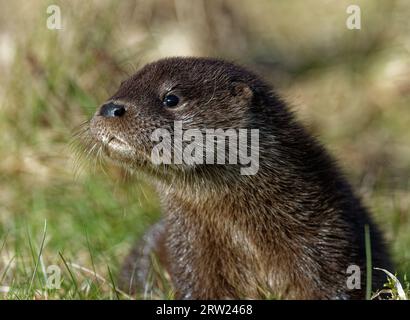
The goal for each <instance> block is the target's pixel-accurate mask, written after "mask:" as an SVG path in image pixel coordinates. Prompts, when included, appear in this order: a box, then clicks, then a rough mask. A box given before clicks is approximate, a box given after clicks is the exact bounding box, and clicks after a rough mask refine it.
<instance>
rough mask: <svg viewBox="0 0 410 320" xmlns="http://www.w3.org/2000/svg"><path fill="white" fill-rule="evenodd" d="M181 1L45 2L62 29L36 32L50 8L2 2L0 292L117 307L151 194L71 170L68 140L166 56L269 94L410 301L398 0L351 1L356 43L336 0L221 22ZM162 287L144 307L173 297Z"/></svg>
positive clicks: (91, 169) (231, 13) (407, 119)
mask: <svg viewBox="0 0 410 320" xmlns="http://www.w3.org/2000/svg"><path fill="white" fill-rule="evenodd" d="M53 3H54V2H53ZM189 3H190V2H188V1H187V2H179V6H177V7H174V5H173V4H172V2H167V4H165V3H161V1H160V4H159V5H157V4H156V2H150V1H141V2H138V3H137V4H135V3H134V2H131V1H121V3H120V4H119V3H118V2H116V1H104V2H98V4H97V3H93V2H81V1H70V3H68V2H62V1H57V4H59V5H60V7H61V10H62V15H63V23H64V29H63V30H60V31H53V30H48V29H47V28H46V27H45V18H46V13H45V12H46V7H47V5H48V4H49V2H48V1H44V2H41V1H38V2H30V4H28V3H24V5H22V2H19V1H17V2H13V3H7V5H5V6H2V13H1V15H0V30H2V32H3V33H1V34H0V73H1V75H2V76H1V77H0V132H1V135H0V297H1V298H4V299H79V298H81V299H118V298H120V299H128V298H129V297H128V296H127V295H125V294H123V293H122V292H120V291H118V290H116V275H117V272H118V270H119V267H120V264H121V261H122V259H123V258H124V256H125V255H126V254H127V252H128V250H129V249H130V247H131V246H132V244H133V243H134V242H135V241H136V240H137V239H138V237H139V236H141V234H142V233H143V232H144V230H146V228H147V227H148V226H149V225H150V224H152V223H153V222H154V221H156V219H158V217H159V215H160V209H159V204H158V199H157V197H156V195H155V193H154V192H153V190H152V189H151V187H150V186H149V185H147V184H146V183H145V182H143V181H140V180H139V179H138V178H137V177H128V176H127V175H126V174H125V172H123V171H122V170H120V169H118V168H113V167H107V169H106V171H107V172H104V171H103V170H101V168H100V166H99V164H98V163H97V164H95V163H93V162H91V163H90V165H89V166H86V167H84V168H83V170H81V171H80V172H79V173H78V174H75V172H76V170H75V161H74V153H73V151H72V150H71V149H70V147H69V144H70V141H71V139H72V135H73V133H74V131H75V129H76V127H77V126H78V125H80V124H81V123H82V122H83V121H84V120H86V119H88V118H89V117H91V115H92V114H93V112H94V111H95V109H96V107H97V106H98V105H99V104H100V103H101V102H103V101H104V100H106V99H107V98H108V97H109V96H110V95H111V94H112V93H113V92H114V91H115V89H116V88H117V86H118V85H119V83H120V82H121V81H122V80H124V79H125V78H126V77H127V76H128V74H131V73H133V72H134V71H135V69H136V68H137V67H138V66H139V65H141V64H144V63H146V62H149V61H152V60H153V59H155V58H158V57H163V56H166V55H175V54H196V55H212V56H220V57H225V58H227V59H233V60H236V61H238V62H240V63H244V64H247V65H249V66H251V67H252V68H253V69H255V70H256V71H258V72H260V73H261V74H263V75H264V76H265V77H266V78H267V79H268V80H270V81H271V82H272V83H273V84H274V85H275V86H276V87H277V89H278V90H279V91H280V92H281V93H282V94H283V95H284V96H285V98H286V99H287V100H288V101H289V102H290V103H291V104H292V105H293V106H294V107H295V109H296V111H297V113H298V115H299V117H300V118H301V119H302V120H303V121H304V122H305V123H308V124H309V126H310V128H311V130H312V131H313V132H314V133H315V134H317V135H319V136H320V139H321V140H322V141H323V142H324V143H325V145H326V146H327V147H328V148H329V149H330V150H331V152H332V153H333V154H334V155H335V156H336V157H337V158H338V159H339V160H340V164H341V166H342V167H343V168H344V170H345V172H346V173H347V175H348V177H349V179H350V180H351V181H352V183H353V184H354V186H355V187H356V189H357V190H358V192H359V193H360V195H361V196H362V198H363V199H364V202H365V203H366V205H367V206H368V207H370V208H371V210H372V212H373V213H374V216H375V219H376V220H377V222H378V223H379V224H380V225H381V227H382V229H383V231H384V232H385V234H386V238H387V240H388V243H389V247H390V248H391V251H392V254H393V257H394V260H395V263H396V268H397V269H396V270H389V271H391V272H392V273H396V274H397V275H398V277H399V280H400V281H401V282H402V285H403V287H404V290H405V291H406V290H407V293H408V292H409V282H408V280H406V278H405V275H406V274H407V277H408V276H409V275H410V184H409V181H410V180H409V177H410V148H409V143H408V142H409V141H410V130H409V129H408V128H409V127H410V112H409V105H410V97H409V95H408V90H409V88H410V78H409V74H410V72H409V71H410V61H409V58H408V57H409V56H410V55H409V51H408V46H407V47H406V45H405V44H406V43H407V44H408V43H409V34H410V33H409V32H408V30H409V23H408V22H407V21H408V19H407V18H406V17H408V13H409V12H410V6H409V4H408V1H407V2H406V1H378V2H374V1H363V4H362V12H364V13H365V15H364V17H363V19H364V20H363V26H364V27H363V30H361V31H360V32H355V33H354V32H353V33H351V32H349V31H347V30H346V28H345V27H344V19H345V17H346V14H345V8H346V5H347V4H350V2H348V1H340V2H338V5H335V4H332V6H331V7H329V6H328V5H325V4H324V3H325V2H323V3H321V2H320V1H316V0H315V1H311V2H309V1H306V2H305V1H304V2H293V3H292V4H289V3H288V2H281V1H275V2H270V1H260V2H258V3H259V4H258V5H253V6H252V7H250V8H248V7H247V6H246V5H244V4H236V3H237V2H235V4H233V3H232V2H226V8H228V9H229V10H228V11H227V10H225V8H224V7H223V6H222V5H219V4H215V3H214V4H213V5H211V4H208V2H204V3H205V4H204V7H203V8H202V9H201V8H200V9H196V10H194V9H193V8H191V7H190V5H189ZM312 7H314V8H315V10H311V8H312ZM187 10H188V11H187ZM16 12H17V14H16ZM164 12H167V13H168V14H166V15H164ZM185 12H190V14H186V13H185ZM10 17H13V18H12V19H11V18H10ZM228 22H229V23H228ZM197 25H200V26H201V27H200V28H199V27H195V26H197ZM387 31H388V32H387ZM4 39H8V40H7V41H5V40H4ZM6 47H7V48H6ZM5 48H6V49H7V50H6V49H5ZM4 50H6V51H4ZM5 52H6V53H7V52H9V56H10V57H9V58H7V55H6V54H5ZM45 226H46V227H45ZM50 266H57V267H58V268H59V269H60V270H61V288H60V289H48V288H47V286H46V284H47V281H50V277H51V278H52V276H53V273H52V272H49V273H47V268H49V267H50ZM374 267H377V266H374ZM49 270H50V269H49ZM51 270H52V269H51ZM374 272H376V271H374ZM377 272H380V271H377ZM165 280H166V279H165ZM165 282H166V281H165ZM390 287H391V288H392V289H393V291H394V290H396V289H395V286H394V283H390ZM163 291H164V292H156V293H155V294H154V296H152V297H153V298H156V297H166V298H170V297H172V292H170V289H169V288H167V286H166V285H164V290H163ZM407 295H408V296H409V294H407Z"/></svg>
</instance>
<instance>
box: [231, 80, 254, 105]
mask: <svg viewBox="0 0 410 320" xmlns="http://www.w3.org/2000/svg"><path fill="white" fill-rule="evenodd" d="M231 94H232V96H233V97H235V98H236V99H238V101H241V102H249V101H250V100H251V99H252V97H253V91H252V89H251V88H250V87H249V86H248V85H247V84H246V83H244V82H233V83H232V89H231Z"/></svg>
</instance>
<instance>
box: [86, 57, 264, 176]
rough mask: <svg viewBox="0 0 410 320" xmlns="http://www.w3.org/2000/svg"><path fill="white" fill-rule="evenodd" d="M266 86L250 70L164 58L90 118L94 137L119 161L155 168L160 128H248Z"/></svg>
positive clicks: (213, 61) (206, 61) (126, 83)
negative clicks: (155, 134)
mask: <svg viewBox="0 0 410 320" xmlns="http://www.w3.org/2000/svg"><path fill="white" fill-rule="evenodd" d="M262 86H263V84H261V83H260V81H259V80H258V78H257V77H255V76H254V75H253V74H251V73H250V72H248V71H246V70H244V69H242V68H241V67H238V66H236V65H234V64H231V63H227V62H224V61H221V60H216V59H206V58H169V59H163V60H159V61H157V62H154V63H151V64H148V65H146V66H145V67H143V68H142V69H141V70H139V71H138V72H137V73H136V74H134V75H133V76H131V77H130V78H129V79H128V80H126V81H124V82H123V83H121V85H120V87H119V89H118V91H117V92H116V93H115V94H114V95H113V96H112V97H111V98H110V99H108V100H107V101H106V102H105V103H104V104H102V106H101V107H100V108H99V109H98V110H97V112H96V113H95V115H94V117H93V118H92V119H91V121H90V127H89V133H90V135H91V137H92V139H93V140H94V141H96V143H97V144H98V145H99V146H100V147H101V148H102V149H103V150H104V151H105V154H106V155H107V156H108V157H109V158H110V159H112V160H114V161H115V162H117V163H120V164H122V165H125V166H127V167H132V168H142V169H144V168H152V166H153V164H152V161H151V160H152V158H151V156H152V150H153V148H154V147H155V146H156V145H157V144H158V141H153V139H152V134H153V132H154V131H155V130H156V129H164V130H167V131H168V132H170V133H171V135H174V124H175V121H177V122H179V123H181V124H182V127H183V130H184V131H185V130H188V129H199V130H205V129H223V130H227V129H239V128H247V127H248V120H247V119H248V118H249V112H250V107H251V105H252V103H253V102H252V100H254V98H255V92H256V91H255V90H258V89H260V88H261V87H262ZM154 140H155V139H154ZM184 166H185V164H181V165H179V169H181V168H182V169H183V170H185V169H186V168H185V169H184ZM177 167H178V165H175V164H170V165H169V166H168V167H167V169H170V170H172V169H175V168H177ZM191 169H192V168H191Z"/></svg>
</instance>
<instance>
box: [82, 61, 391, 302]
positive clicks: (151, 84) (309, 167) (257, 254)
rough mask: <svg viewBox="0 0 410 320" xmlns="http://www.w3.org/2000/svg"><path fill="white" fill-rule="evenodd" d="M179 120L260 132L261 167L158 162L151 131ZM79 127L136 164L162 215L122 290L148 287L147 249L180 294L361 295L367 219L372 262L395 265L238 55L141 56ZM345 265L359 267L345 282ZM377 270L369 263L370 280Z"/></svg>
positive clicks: (128, 164)
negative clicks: (245, 169) (234, 59)
mask: <svg viewBox="0 0 410 320" xmlns="http://www.w3.org/2000/svg"><path fill="white" fill-rule="evenodd" d="M175 121H180V122H181V123H182V127H183V130H184V131H186V130H189V129H200V130H206V129H207V128H214V129H216V128H222V129H224V130H228V129H233V130H239V129H241V128H245V129H250V130H251V129H257V130H259V131H258V133H259V154H258V157H259V168H258V170H257V172H256V173H255V174H249V175H242V174H240V168H241V167H242V165H241V164H239V163H238V164H230V163H222V164H221V163H217V164H208V163H206V162H205V161H203V162H200V163H195V164H192V163H191V164H187V163H178V164H176V163H170V164H161V165H158V164H154V163H153V161H152V150H153V148H154V147H155V145H156V144H157V143H158V142H155V141H153V139H152V136H151V135H152V133H153V132H154V131H155V130H156V129H158V128H163V129H166V130H168V131H169V132H171V135H172V134H173V133H174V131H173V130H174V123H175ZM85 135H86V139H87V143H86V145H87V146H88V148H89V149H90V151H92V150H100V151H102V153H103V154H104V157H105V158H107V159H109V160H110V161H113V162H114V163H116V164H118V165H120V166H123V167H125V168H128V169H130V170H132V171H138V172H141V173H143V174H144V175H145V176H146V177H147V178H148V179H149V180H150V181H151V182H152V183H153V184H154V185H155V187H156V189H157V191H158V195H159V198H160V200H161V206H162V208H163V218H162V220H161V221H160V222H158V223H157V224H156V225H154V226H153V227H152V228H151V229H150V230H149V231H148V232H147V234H146V235H145V236H144V237H143V239H142V240H141V241H139V242H138V244H137V246H136V247H135V248H134V249H133V250H132V252H131V253H130V255H129V256H128V257H127V258H126V260H125V263H124V266H123V270H122V272H121V276H120V279H122V280H121V283H122V287H123V288H125V289H128V288H129V289H131V291H132V292H137V293H138V292H139V293H142V292H143V291H144V290H145V291H146V290H153V289H154V288H152V287H150V284H148V282H149V281H148V278H149V274H150V269H152V263H153V262H152V259H151V257H152V256H153V255H155V256H156V257H157V261H158V262H159V264H160V265H161V266H162V267H163V268H164V270H165V272H166V273H167V274H168V275H169V277H170V280H171V283H172V287H173V290H174V291H175V296H176V298H180V299H241V298H252V299H260V298H266V297H276V298H282V299H363V298H365V292H366V280H365V279H366V266H367V264H366V250H365V249H366V245H365V231H364V230H365V227H366V226H368V228H369V230H370V245H371V263H372V264H371V265H372V266H373V267H380V268H386V269H390V268H391V262H390V258H389V254H388V252H387V249H386V246H385V243H384V240H383V237H382V234H381V232H380V231H379V229H378V228H377V226H376V225H375V223H374V222H373V220H372V218H371V216H370V214H369V212H368V211H367V209H366V208H365V207H364V206H363V205H362V204H361V201H360V200H359V198H358V197H357V196H356V195H355V193H354V191H353V190H352V187H351V186H350V184H349V183H348V182H347V180H346V178H345V177H344V176H343V174H342V173H341V170H340V169H339V168H338V166H337V164H336V163H335V161H334V160H333V158H332V157H331V156H330V155H329V154H328V153H327V152H326V151H325V149H324V148H323V147H322V145H321V144H320V143H319V142H318V141H317V140H316V138H314V137H313V136H312V135H311V134H310V133H309V132H308V130H307V129H306V128H305V127H304V126H303V125H302V124H301V123H300V122H299V121H298V120H297V119H296V117H295V116H294V114H293V113H292V112H291V110H290V109H289V107H288V106H287V105H286V103H285V102H284V101H283V100H282V99H281V98H280V97H279V96H278V95H277V94H276V93H275V91H274V90H273V88H272V87H271V85H269V84H268V83H267V82H266V81H265V80H263V79H262V78H261V77H260V76H258V75H256V74H254V73H253V72H251V71H249V70H247V69H245V68H243V67H241V66H239V65H236V64H235V63H231V62H226V61H223V60H219V59H215V58H193V57H176V58H166V59H162V60H159V61H156V62H153V63H150V64H147V65H146V66H144V67H143V68H142V69H140V70H139V71H138V72H136V73H135V74H134V75H133V76H131V77H130V78H129V79H128V80H125V81H124V82H123V83H121V85H120V87H119V89H118V91H117V92H116V93H115V94H114V95H113V96H112V97H111V98H109V99H108V100H107V101H106V102H105V103H104V104H103V105H102V106H101V107H100V108H99V109H98V110H97V112H96V113H95V115H94V116H93V118H92V119H91V120H90V122H89V125H88V127H87V130H86V133H85ZM173 152H175V150H174V151H173ZM97 153H99V154H100V153H101V152H97ZM367 259H368V260H369V257H367ZM350 266H356V267H357V268H358V269H357V270H358V272H359V278H358V281H356V283H355V284H354V285H353V287H352V285H350V286H349V284H348V278H349V276H351V273H350V271H349V270H350V269H349V267H350ZM384 280H385V277H384V276H383V273H382V272H374V273H373V277H372V288H373V290H376V289H380V288H381V287H382V286H383V282H384ZM154 285H155V282H152V281H151V286H154Z"/></svg>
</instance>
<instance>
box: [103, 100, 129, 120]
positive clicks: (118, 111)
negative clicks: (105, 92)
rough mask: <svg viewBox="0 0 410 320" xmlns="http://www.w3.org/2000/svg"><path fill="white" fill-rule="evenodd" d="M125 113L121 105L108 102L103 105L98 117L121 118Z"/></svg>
mask: <svg viewBox="0 0 410 320" xmlns="http://www.w3.org/2000/svg"><path fill="white" fill-rule="evenodd" d="M124 113H125V108H124V106H123V105H119V104H115V103H113V102H109V103H106V104H104V105H103V106H102V107H101V109H100V113H99V115H100V116H103V117H107V118H108V117H122V116H123V115H124Z"/></svg>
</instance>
